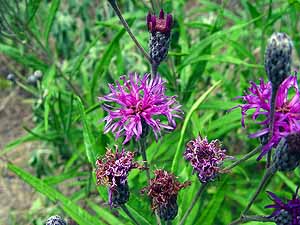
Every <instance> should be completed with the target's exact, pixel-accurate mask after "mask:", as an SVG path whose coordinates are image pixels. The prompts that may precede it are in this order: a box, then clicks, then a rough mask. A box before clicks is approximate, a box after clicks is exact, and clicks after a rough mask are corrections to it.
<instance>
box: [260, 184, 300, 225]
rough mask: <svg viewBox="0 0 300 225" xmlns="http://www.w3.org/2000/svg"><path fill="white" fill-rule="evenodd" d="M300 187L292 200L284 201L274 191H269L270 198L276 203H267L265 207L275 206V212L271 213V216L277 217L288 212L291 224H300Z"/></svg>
mask: <svg viewBox="0 0 300 225" xmlns="http://www.w3.org/2000/svg"><path fill="white" fill-rule="evenodd" d="M298 189H299V187H298V188H297V191H296V193H295V195H294V196H293V198H292V199H291V200H289V201H288V202H287V203H284V202H283V201H282V200H281V199H280V198H279V197H277V196H276V195H275V194H274V193H272V192H270V191H268V192H267V193H268V194H269V196H270V198H271V199H272V200H273V201H274V204H272V205H267V206H266V207H265V208H273V209H275V210H274V212H273V213H272V214H271V216H270V218H274V219H275V221H276V218H277V217H279V216H280V214H281V213H282V212H286V213H287V214H288V216H289V218H290V220H291V223H290V225H299V224H300V198H299V196H298Z"/></svg>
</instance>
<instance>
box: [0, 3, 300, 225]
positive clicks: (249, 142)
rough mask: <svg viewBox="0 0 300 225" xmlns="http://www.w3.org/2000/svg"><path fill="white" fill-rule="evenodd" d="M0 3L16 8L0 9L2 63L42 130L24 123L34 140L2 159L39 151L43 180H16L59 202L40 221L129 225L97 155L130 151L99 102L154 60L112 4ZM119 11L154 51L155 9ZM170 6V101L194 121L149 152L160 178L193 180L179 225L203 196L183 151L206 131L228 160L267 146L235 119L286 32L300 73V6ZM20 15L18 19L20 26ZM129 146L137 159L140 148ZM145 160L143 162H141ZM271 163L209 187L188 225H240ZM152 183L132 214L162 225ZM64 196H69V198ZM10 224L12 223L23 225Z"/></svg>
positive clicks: (141, 175)
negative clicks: (111, 130)
mask: <svg viewBox="0 0 300 225" xmlns="http://www.w3.org/2000/svg"><path fill="white" fill-rule="evenodd" d="M1 2H2V3H1V4H4V2H9V5H4V6H3V7H2V8H1V6H2V5H1V4H0V8H1V9H0V54H1V56H5V57H7V58H9V59H10V61H9V63H8V64H9V65H8V68H10V70H15V71H11V72H13V73H16V74H17V75H18V81H17V83H16V85H17V86H19V87H20V88H21V89H23V90H24V91H25V92H28V93H29V94H28V95H27V96H30V97H29V98H30V100H31V101H30V102H32V118H33V124H34V127H32V125H31V123H30V124H26V123H25V124H23V126H24V129H25V130H26V132H27V133H26V135H24V136H22V137H19V138H18V139H16V140H13V141H12V142H10V143H9V144H7V145H6V146H5V147H4V149H1V151H0V158H2V157H3V156H4V155H6V154H7V153H9V152H11V151H13V150H14V149H15V148H16V147H17V146H19V145H21V144H23V143H25V142H33V141H34V142H37V144H38V145H39V147H36V148H35V149H32V154H31V159H30V160H29V163H30V164H31V166H32V167H33V171H34V174H30V173H28V172H26V171H25V170H23V169H21V168H19V167H17V166H16V165H15V164H12V163H7V166H8V169H9V170H10V171H12V172H13V173H15V174H16V175H17V176H18V177H20V178H21V179H22V180H24V181H25V182H26V183H28V184H29V185H30V186H32V187H33V188H34V189H35V190H37V191H38V192H40V193H41V194H42V195H43V196H45V197H47V199H49V200H50V201H51V202H52V203H49V202H47V205H46V206H41V204H42V203H41V202H38V201H37V202H36V203H33V209H34V210H35V211H38V210H37V209H36V208H38V207H41V208H43V207H47V206H49V207H50V206H55V208H57V209H56V210H57V211H58V212H61V213H63V214H64V215H65V217H70V218H72V219H73V220H75V221H76V222H77V223H78V224H84V225H89V224H95V225H97V224H103V223H105V224H131V220H130V219H129V218H128V216H127V215H126V214H125V213H124V212H123V211H122V210H120V209H112V210H111V209H110V208H109V206H108V204H107V201H108V193H107V189H106V188H105V187H99V186H97V185H96V178H95V171H94V169H95V161H96V159H97V157H99V156H101V155H103V154H104V153H105V151H106V147H112V146H114V145H116V144H117V145H118V144H119V145H120V144H121V140H115V139H114V138H113V136H112V135H111V134H106V135H104V134H103V127H104V123H103V122H99V121H100V120H101V119H103V117H104V116H105V113H104V112H103V110H102V109H101V107H100V104H99V103H98V102H97V96H103V95H105V94H107V93H108V92H109V88H108V83H113V82H114V81H115V80H116V79H118V78H119V76H120V75H123V74H128V73H129V72H138V73H140V74H144V73H148V72H150V67H149V65H148V64H147V61H146V60H145V58H144V57H143V56H142V55H141V54H140V51H139V50H138V49H137V48H136V46H135V45H134V43H133V42H132V40H131V39H130V37H129V35H128V34H127V33H126V31H125V29H124V28H123V27H122V26H121V25H120V23H119V19H118V18H117V16H116V15H115V13H114V12H113V10H112V9H111V7H110V5H109V4H108V2H107V1H89V0H82V1H79V2H80V3H79V2H78V1H75V0H68V1H60V0H53V1H40V0H29V1H25V0H24V1H7V0H5V1H1ZM118 2H119V3H120V8H121V10H122V11H123V12H124V14H123V16H124V17H125V19H126V20H127V22H128V24H129V26H130V28H131V29H132V31H133V33H134V34H135V35H136V37H137V39H138V41H139V42H140V43H141V45H142V46H144V47H145V48H146V49H147V43H148V31H147V28H146V24H145V17H146V15H147V13H148V8H150V7H151V6H150V4H148V2H150V1H125V0H123V1H118ZM162 2H163V4H162V7H163V8H166V9H167V11H168V12H172V14H173V16H174V20H175V21H174V29H173V31H172V38H171V49H170V52H169V56H168V59H167V60H166V61H165V62H163V64H162V65H161V66H160V67H159V73H160V74H161V76H162V77H163V78H164V79H165V80H166V81H167V84H166V85H167V93H168V95H177V96H178V100H179V102H180V103H181V104H182V108H183V110H184V112H185V115H184V119H183V120H180V119H178V120H177V124H178V125H177V129H176V130H175V131H174V132H172V133H169V134H163V137H162V138H161V139H160V140H158V142H155V141H154V140H153V141H151V140H150V141H149V143H147V144H148V147H147V151H146V152H147V157H148V160H149V164H150V168H149V169H150V171H151V172H152V171H153V170H155V169H157V168H165V169H166V170H168V171H173V172H174V173H175V174H176V176H178V179H179V180H180V181H186V180H191V181H192V185H191V186H190V187H188V188H187V189H185V190H183V191H181V192H180V194H179V197H178V203H179V213H178V216H177V217H176V219H175V220H174V224H178V223H179V221H180V219H181V218H182V217H183V215H184V212H185V211H186V209H187V208H188V206H189V204H190V202H191V200H192V199H193V197H194V194H195V193H196V192H197V191H198V188H199V181H198V180H197V178H196V176H195V175H193V174H192V169H191V168H190V166H189V165H188V163H187V162H186V161H185V160H184V159H183V156H182V154H183V152H184V148H185V147H184V143H185V142H186V141H188V140H189V139H192V138H194V137H196V136H197V135H198V134H199V133H201V135H202V136H207V137H208V139H209V140H212V139H215V138H218V139H220V140H222V142H223V145H224V147H225V148H226V149H227V150H228V154H229V155H232V156H235V157H237V158H241V157H242V156H243V155H244V154H245V153H247V152H249V151H251V150H252V149H253V148H255V146H257V145H258V143H259V142H258V140H254V139H249V138H248V136H247V135H248V134H250V133H254V132H255V131H257V128H258V125H256V124H254V123H251V122H246V126H247V129H246V130H244V129H242V128H241V123H240V119H241V114H240V111H239V109H235V110H234V111H232V112H228V110H229V109H231V108H232V107H234V106H236V105H237V104H239V103H240V100H232V99H233V98H235V97H236V96H240V95H242V93H243V91H245V90H246V88H247V87H248V82H249V81H250V80H253V81H255V82H258V78H259V77H265V78H266V76H265V72H264V69H263V55H264V48H265V42H266V40H267V38H268V37H269V36H270V34H271V33H273V32H274V31H282V32H286V33H287V34H289V35H290V36H291V37H292V38H293V39H294V45H295V62H294V65H298V64H299V60H298V58H299V55H300V41H299V32H298V30H297V27H299V20H298V18H299V5H300V3H299V1H296V0H289V1H281V0H273V1H264V0H259V1H255V4H254V3H253V1H249V0H242V1H237V2H238V3H236V4H233V3H231V1H223V3H222V4H219V3H218V2H219V1H206V0H205V1H202V0H201V1H183V0H181V1H170V0H166V1H162ZM14 4H17V5H14ZM4 9H6V11H5V10H4ZM16 14H18V15H20V16H18V19H16V20H14V19H15V15H16ZM2 21H4V22H5V21H6V22H7V24H6V22H5V23H4V22H2ZM15 64H17V65H18V66H17V67H16V66H15ZM3 66H6V65H3ZM36 70H41V71H42V72H43V77H42V79H41V80H40V81H38V82H37V84H36V85H29V84H28V82H26V80H27V77H28V76H29V75H30V74H32V73H33V72H34V71H36ZM1 83H2V81H1ZM12 86H13V85H12ZM29 127H30V128H29ZM126 148H127V149H129V150H131V151H135V150H136V146H134V145H133V144H132V143H131V144H129V145H128V146H126ZM137 159H138V160H139V161H142V158H141V157H140V156H138V158H137ZM225 164H226V165H229V164H230V160H228V161H227V162H226V163H225ZM264 164H265V162H264V161H263V162H257V161H255V159H254V158H253V159H251V160H248V161H247V162H245V163H243V164H242V165H239V166H238V167H236V168H235V169H234V170H233V171H232V172H231V173H230V174H228V175H223V174H222V175H221V176H220V178H219V179H216V181H215V182H214V183H212V184H210V185H209V187H208V189H207V190H206V191H205V193H204V195H203V196H202V198H201V202H197V204H196V206H195V208H194V209H193V211H192V212H191V214H190V217H189V218H188V220H187V223H186V224H199V225H200V224H201V225H209V224H210V225H225V224H228V223H229V222H231V221H232V220H234V219H236V218H237V217H238V216H239V213H240V212H241V210H242V209H243V208H244V207H245V206H246V203H247V200H248V199H249V194H250V193H252V192H253V190H254V189H255V187H256V186H257V185H258V183H259V180H260V178H261V177H262V175H263V172H264ZM79 177H80V179H79ZM299 177H300V176H299V170H297V171H296V173H295V175H293V176H291V175H290V174H283V173H278V174H277V175H276V176H275V178H274V179H273V180H272V182H271V183H270V185H269V187H268V189H269V190H272V191H274V192H279V193H283V194H282V195H284V196H290V195H289V193H292V192H294V191H295V188H296V186H297V185H298V183H297V180H299ZM70 180H71V182H70ZM146 185H147V179H146V174H145V172H144V171H142V172H141V171H132V173H131V174H130V175H129V186H130V188H131V196H130V200H129V202H128V204H127V208H128V210H129V211H130V212H131V214H132V215H133V216H134V217H135V218H136V219H137V220H138V221H139V222H140V223H141V224H154V223H155V216H154V214H153V212H152V210H151V204H150V200H149V199H148V198H147V196H144V195H141V193H140V190H141V189H142V188H143V187H145V186H146ZM62 187H64V188H67V189H68V190H71V191H69V192H68V191H67V194H62V189H63V188H62ZM64 190H65V189H64ZM267 204H270V200H269V199H268V198H267V197H266V194H265V193H261V195H260V196H259V200H258V201H257V202H256V203H255V205H254V206H253V207H252V208H251V213H253V214H260V215H269V214H270V212H271V211H270V210H266V209H264V206H265V205H267ZM28 213H29V212H28ZM47 213H48V211H46V210H44V214H43V215H42V216H41V215H39V214H34V213H33V214H30V217H31V216H33V218H32V221H35V223H36V224H41V220H42V219H41V217H43V219H44V218H47V217H49V216H51V215H48V214H47ZM11 220H12V222H11V224H18V222H17V221H14V219H13V218H12V219H11ZM248 224H251V223H248ZM252 224H257V223H252Z"/></svg>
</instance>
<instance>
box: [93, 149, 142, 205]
mask: <svg viewBox="0 0 300 225" xmlns="http://www.w3.org/2000/svg"><path fill="white" fill-rule="evenodd" d="M133 160H134V153H133V152H129V151H125V149H122V151H120V152H119V151H118V147H117V146H116V152H115V153H113V152H112V150H111V149H107V151H106V153H105V156H104V157H103V158H102V159H98V160H97V161H96V178H97V185H105V186H108V188H109V203H110V205H111V207H116V206H118V205H120V204H124V203H126V202H127V201H128V199H129V188H128V184H127V177H128V174H129V171H130V170H132V169H134V168H140V169H141V168H142V167H141V166H140V165H139V164H138V163H136V162H134V161H133Z"/></svg>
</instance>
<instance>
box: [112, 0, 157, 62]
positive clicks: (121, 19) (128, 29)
mask: <svg viewBox="0 0 300 225" xmlns="http://www.w3.org/2000/svg"><path fill="white" fill-rule="evenodd" d="M108 2H109V3H110V5H111V6H112V8H113V10H114V11H115V13H116V14H117V16H118V17H119V19H120V21H121V23H122V24H123V26H124V28H125V30H126V31H127V33H128V34H129V36H130V37H131V39H132V40H133V42H134V43H135V45H136V46H137V47H138V48H139V49H140V51H141V52H142V53H143V55H144V56H145V57H146V59H147V60H148V61H149V62H150V63H151V62H152V60H151V58H150V56H149V54H148V53H147V52H146V51H145V49H144V48H143V47H142V46H141V44H140V43H139V42H138V40H137V39H136V38H135V36H134V35H133V33H132V32H131V30H130V27H129V26H128V24H127V22H126V20H125V19H124V18H123V16H122V13H121V11H120V9H119V6H118V4H117V2H116V1H115V0H108Z"/></svg>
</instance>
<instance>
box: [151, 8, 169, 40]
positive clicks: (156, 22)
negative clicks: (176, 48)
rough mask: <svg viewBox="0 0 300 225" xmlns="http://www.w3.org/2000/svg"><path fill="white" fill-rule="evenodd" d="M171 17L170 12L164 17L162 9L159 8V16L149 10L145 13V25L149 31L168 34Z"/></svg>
mask: <svg viewBox="0 0 300 225" xmlns="http://www.w3.org/2000/svg"><path fill="white" fill-rule="evenodd" d="M172 23H173V18H172V15H171V14H167V16H166V17H165V13H164V10H162V9H161V10H160V13H159V17H156V16H155V15H152V14H151V13H150V12H149V13H148V15H147V26H148V30H149V31H150V32H157V31H158V32H161V33H165V34H170V32H171V29H172Z"/></svg>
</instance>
